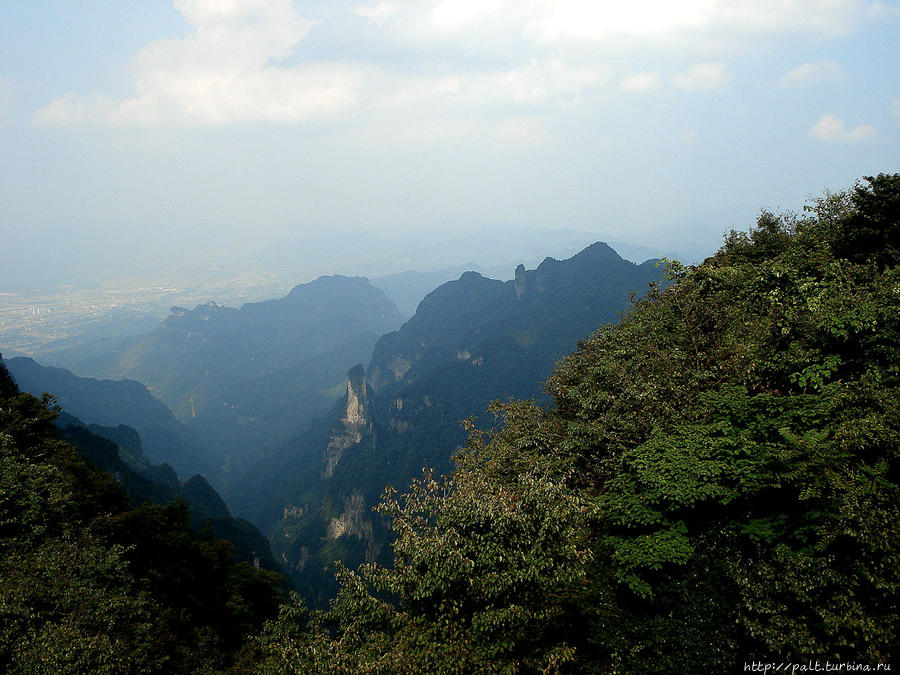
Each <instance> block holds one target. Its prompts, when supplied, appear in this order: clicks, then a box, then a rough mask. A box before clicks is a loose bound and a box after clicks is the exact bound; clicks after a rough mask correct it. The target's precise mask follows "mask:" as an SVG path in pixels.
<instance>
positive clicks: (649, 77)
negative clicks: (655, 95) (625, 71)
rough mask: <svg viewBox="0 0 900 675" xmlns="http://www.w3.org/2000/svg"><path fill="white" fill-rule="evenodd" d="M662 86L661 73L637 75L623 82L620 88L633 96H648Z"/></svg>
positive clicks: (630, 76)
mask: <svg viewBox="0 0 900 675" xmlns="http://www.w3.org/2000/svg"><path fill="white" fill-rule="evenodd" d="M661 86H662V78H661V77H660V76H659V73H636V74H634V75H629V76H628V77H626V78H625V79H624V80H622V82H621V84H620V85H619V88H620V89H622V91H627V92H630V93H633V94H648V93H650V92H654V91H656V90H658V89H659V88H660V87H661Z"/></svg>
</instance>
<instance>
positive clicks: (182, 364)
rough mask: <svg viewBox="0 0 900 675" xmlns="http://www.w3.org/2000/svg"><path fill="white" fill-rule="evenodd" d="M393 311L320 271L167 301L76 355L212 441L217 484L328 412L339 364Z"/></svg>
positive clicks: (359, 354)
mask: <svg viewBox="0 0 900 675" xmlns="http://www.w3.org/2000/svg"><path fill="white" fill-rule="evenodd" d="M400 323H401V316H400V313H399V311H398V310H397V308H396V306H395V305H394V304H393V303H392V302H391V301H390V300H388V298H387V297H386V296H385V294H384V292H383V291H381V290H380V289H377V288H375V287H373V286H372V285H371V284H370V283H369V282H368V280H367V279H365V278H363V277H346V276H340V275H334V276H326V277H320V278H318V279H316V280H314V281H311V282H309V283H306V284H300V285H298V286H295V287H294V288H293V289H292V290H291V291H290V292H289V293H288V294H287V295H285V296H284V297H281V298H277V299H274V300H268V301H264V302H253V303H247V304H244V305H243V306H242V307H240V308H233V307H225V306H222V305H219V304H217V303H214V302H208V303H204V304H201V305H198V306H197V307H195V308H194V309H192V310H191V309H187V308H184V307H173V308H172V311H171V312H170V314H169V316H168V318H166V320H165V321H164V322H163V324H162V325H161V326H160V327H159V328H157V329H156V330H155V331H153V332H152V333H148V334H146V335H144V336H140V337H138V338H129V339H128V340H125V341H122V342H121V343H120V345H119V347H118V348H116V347H115V346H111V345H109V344H105V345H104V346H103V349H104V350H105V351H104V354H103V355H101V359H102V360H103V361H105V365H101V363H98V359H89V355H87V354H86V353H85V352H82V353H81V354H80V355H79V358H80V359H81V361H80V362H81V363H82V364H90V365H91V367H92V368H94V369H95V370H94V372H96V373H97V374H98V375H100V376H103V377H114V378H131V379H134V380H137V381H139V382H142V383H143V384H144V385H146V386H147V388H148V389H149V390H150V391H151V392H152V394H153V395H154V396H155V397H157V398H158V399H159V400H161V401H162V402H163V403H165V404H166V405H167V406H168V407H169V408H171V410H172V411H173V413H174V414H175V416H176V418H178V419H179V420H181V421H182V422H183V423H184V424H185V425H186V426H187V427H188V428H189V429H191V431H192V432H194V433H195V434H196V435H197V436H200V437H202V438H203V439H204V441H205V444H206V446H207V447H208V448H210V454H209V466H208V467H205V468H206V470H205V471H204V473H205V474H206V475H208V476H209V477H210V479H211V480H212V481H213V482H214V483H216V484H218V485H220V486H222V485H226V484H227V483H228V481H230V480H235V479H239V478H236V477H238V476H239V473H240V471H241V470H242V469H243V468H244V467H246V466H247V465H248V464H249V463H251V462H252V461H255V460H256V459H258V458H259V457H260V456H262V455H265V454H266V451H267V449H268V448H271V447H278V446H279V445H281V444H283V443H284V442H285V440H286V439H287V438H289V437H290V435H291V434H292V433H294V432H295V430H296V429H297V428H298V427H302V426H305V425H306V424H308V423H309V421H310V420H311V419H312V418H313V417H314V416H315V415H319V414H323V413H324V412H326V411H327V410H328V409H329V408H330V406H331V404H332V401H333V400H334V397H335V396H336V395H337V391H338V388H339V387H340V385H341V383H342V381H343V376H344V373H345V371H346V369H347V365H346V364H347V363H348V362H350V363H354V362H356V361H359V360H361V359H367V358H368V356H369V354H371V350H372V346H373V345H374V344H375V342H376V340H377V339H378V337H379V336H380V335H382V334H383V333H385V332H387V331H390V330H393V329H395V328H397V326H399V325H400Z"/></svg>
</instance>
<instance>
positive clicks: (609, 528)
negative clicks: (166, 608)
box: [260, 174, 900, 673]
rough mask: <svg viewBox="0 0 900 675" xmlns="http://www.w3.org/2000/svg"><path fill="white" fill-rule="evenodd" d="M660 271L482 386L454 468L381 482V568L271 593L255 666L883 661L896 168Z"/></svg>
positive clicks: (451, 667) (741, 666)
mask: <svg viewBox="0 0 900 675" xmlns="http://www.w3.org/2000/svg"><path fill="white" fill-rule="evenodd" d="M670 275H671V277H672V280H673V283H672V284H671V285H669V286H668V287H666V288H665V290H659V289H656V290H653V291H652V292H651V293H650V294H648V296H647V298H646V299H644V300H642V301H640V302H638V303H637V305H636V306H635V308H634V309H633V311H631V312H630V313H629V314H628V315H627V316H626V317H625V319H624V320H623V321H622V322H621V323H619V324H618V325H613V326H605V327H602V328H601V329H600V330H598V331H597V332H596V333H594V334H593V335H592V336H591V337H590V338H588V339H586V340H584V341H583V342H582V343H580V345H579V347H578V349H577V351H575V352H574V353H573V354H571V355H570V356H569V357H567V358H566V359H564V360H563V361H562V362H561V364H560V365H559V366H558V368H557V369H556V371H555V373H554V374H553V376H552V378H551V379H550V381H549V384H548V387H549V390H550V392H551V394H552V396H553V401H554V403H553V405H552V406H550V407H549V408H547V409H542V408H540V407H538V406H535V405H534V404H533V403H530V402H520V403H510V404H505V405H501V406H499V407H495V408H494V410H495V412H496V413H497V414H498V415H499V422H500V424H499V426H497V427H496V428H494V429H493V430H489V431H487V432H479V431H474V430H473V433H472V435H471V436H470V439H469V444H468V447H467V449H466V450H465V451H464V452H462V453H461V454H460V455H459V456H458V458H457V461H458V468H457V469H456V470H455V471H454V472H453V473H452V474H450V475H448V476H446V477H444V478H435V477H433V476H432V475H430V474H428V473H426V475H425V476H424V477H423V478H422V479H421V480H420V481H418V482H416V483H414V484H413V485H412V487H411V488H410V489H409V491H408V492H406V493H405V494H402V495H400V496H398V495H397V493H396V492H394V491H392V490H388V491H387V493H386V494H385V497H384V500H383V502H382V505H381V507H380V512H381V513H382V514H384V515H386V516H389V517H390V518H391V519H392V521H393V531H394V535H395V537H396V539H395V541H394V543H393V544H392V549H393V554H394V555H393V564H392V566H389V567H383V566H380V565H375V564H365V565H362V566H361V567H360V568H359V569H358V570H357V571H347V570H343V571H341V572H340V575H339V576H340V582H341V590H340V593H339V595H338V598H337V601H336V602H335V603H334V604H333V605H332V608H331V610H330V611H329V612H323V613H314V614H312V615H310V614H309V613H307V612H306V611H305V610H303V609H302V608H301V607H299V606H296V607H294V608H290V609H286V610H284V611H283V613H282V615H281V617H280V618H279V620H278V622H276V623H275V624H273V625H271V626H269V628H268V629H267V631H266V632H265V634H264V636H263V642H262V644H261V649H260V658H262V659H264V660H265V665H264V667H262V671H263V672H284V670H289V671H291V672H302V671H304V670H309V671H314V672H358V673H376V672H393V673H419V672H432V673H436V672H591V673H593V672H622V673H673V672H678V673H682V672H690V673H700V672H703V673H733V672H741V671H746V670H747V669H748V667H750V664H751V663H752V662H754V661H756V662H757V663H759V662H764V663H772V662H774V663H776V664H777V663H787V662H793V663H802V664H807V663H809V661H810V660H812V661H817V662H819V663H820V664H823V665H822V667H823V668H824V663H825V662H826V661H828V662H830V663H831V665H832V666H838V665H840V666H841V667H844V666H848V665H850V666H853V667H856V666H858V665H859V664H864V665H866V666H868V667H869V668H871V669H872V670H874V669H875V668H876V667H877V665H878V664H879V663H881V664H888V663H890V662H891V660H892V659H893V658H895V657H896V655H897V654H896V648H897V645H898V644H900V641H898V635H897V628H898V621H900V600H898V598H900V593H898V591H900V485H898V483H900V456H898V448H900V369H898V364H900V292H898V290H900V175H896V174H895V175H879V176H876V177H871V178H867V179H866V180H865V182H861V183H860V184H858V185H857V186H856V187H854V188H853V189H852V190H850V191H848V192H847V193H840V194H836V195H829V196H826V197H825V198H823V199H820V200H817V201H816V202H814V203H813V204H812V205H811V207H810V210H809V211H808V212H807V213H805V214H803V215H802V216H794V215H791V214H787V215H783V216H775V215H773V214H770V213H765V212H764V213H763V214H762V215H761V216H760V218H759V219H758V221H757V224H756V227H755V228H752V229H751V231H750V233H749V234H744V233H732V234H731V235H729V236H728V237H727V240H726V243H725V245H724V246H723V248H722V249H721V250H720V251H719V252H718V253H717V254H716V255H715V256H713V257H712V258H710V259H708V260H707V261H705V262H704V263H703V264H701V265H699V266H698V267H696V268H687V269H684V268H679V267H677V266H672V267H671V268H670ZM376 396H377V395H376ZM404 407H405V406H404ZM835 669H837V668H836V667H835ZM848 670H849V668H848Z"/></svg>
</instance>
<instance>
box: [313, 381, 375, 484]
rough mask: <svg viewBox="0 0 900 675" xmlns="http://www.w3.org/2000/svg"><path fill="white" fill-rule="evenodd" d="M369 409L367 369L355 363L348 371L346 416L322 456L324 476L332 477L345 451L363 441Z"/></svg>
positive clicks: (341, 420)
mask: <svg viewBox="0 0 900 675" xmlns="http://www.w3.org/2000/svg"><path fill="white" fill-rule="evenodd" d="M368 411H369V397H368V392H367V388H366V371H365V369H364V368H363V367H362V366H361V365H355V366H353V368H351V369H350V371H349V372H348V373H347V405H346V408H345V412H344V416H343V417H341V419H340V420H338V422H337V423H336V424H335V425H334V429H333V430H332V432H331V438H329V440H328V447H326V448H325V453H324V455H323V457H322V461H323V463H324V465H325V466H324V468H323V469H322V478H331V476H332V475H333V474H334V468H335V467H336V466H337V465H338V463H339V462H340V461H341V458H342V457H343V456H344V453H345V452H346V451H347V450H349V449H350V448H351V447H353V446H354V445H357V444H358V443H360V442H361V441H362V438H363V433H364V432H365V431H366V430H367V429H368V426H369V422H370V420H369V419H368Z"/></svg>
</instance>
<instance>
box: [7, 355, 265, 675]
mask: <svg viewBox="0 0 900 675" xmlns="http://www.w3.org/2000/svg"><path fill="white" fill-rule="evenodd" d="M50 403H51V400H50V399H43V400H42V399H39V398H36V397H34V396H32V395H31V394H22V393H19V391H18V388H17V387H16V385H15V383H14V382H13V380H12V378H11V377H10V376H9V374H8V372H7V370H6V368H5V366H4V365H3V363H2V361H0V580H2V583H0V607H2V616H0V670H2V671H3V672H8V673H23V674H24V673H28V674H29V675H31V674H44V673H46V674H47V675H50V674H53V675H56V674H57V673H108V674H110V675H112V674H118V673H188V672H213V671H215V670H218V669H224V668H226V667H229V666H230V665H231V664H233V663H234V662H235V660H236V659H237V658H238V654H239V651H240V649H241V648H242V647H243V645H244V640H245V638H246V637H247V636H248V635H249V634H250V633H251V632H252V631H254V630H255V629H258V628H259V626H260V625H261V623H262V621H263V620H264V619H265V618H267V617H270V616H272V615H273V614H274V612H275V611H276V608H277V604H278V594H277V593H276V589H275V586H276V583H277V582H278V579H279V578H280V577H279V575H275V574H273V573H272V572H267V571H263V570H257V569H255V568H254V567H253V566H252V565H251V564H247V563H236V562H235V561H234V559H233V558H232V546H231V545H230V544H229V543H227V542H225V541H222V540H217V539H216V538H214V537H213V536H212V535H211V534H209V533H200V534H197V533H195V532H194V531H192V530H191V528H190V514H189V511H188V507H187V504H186V502H184V501H175V502H172V503H170V504H167V505H165V506H160V505H155V504H143V505H141V506H137V507H133V506H132V505H131V504H130V503H129V497H128V495H127V494H126V492H125V491H124V490H123V488H122V486H121V485H120V484H119V483H118V482H117V481H116V480H115V479H114V478H113V477H111V476H110V474H108V473H105V472H104V471H102V470H101V469H99V468H97V466H95V465H94V464H93V461H94V460H96V461H99V462H101V463H102V462H106V463H112V464H115V462H116V461H117V459H118V456H117V453H116V448H115V446H114V445H112V444H111V443H109V442H108V441H105V440H104V439H102V438H99V437H97V436H93V435H92V434H90V432H88V431H87V430H86V429H85V428H84V427H75V426H69V427H68V432H67V434H65V435H67V436H68V437H70V438H71V440H73V441H75V442H76V443H77V444H78V445H79V447H81V448H83V449H84V451H85V452H86V453H87V454H90V455H91V457H92V461H91V462H88V461H86V460H85V459H84V457H83V456H82V455H81V454H79V452H78V451H76V449H75V447H73V445H70V444H69V443H67V442H65V441H64V440H61V438H60V436H59V432H58V430H57V427H56V426H55V425H54V419H55V417H56V413H55V412H54V411H53V410H52V408H51V407H50ZM118 469H119V471H120V473H121V472H124V471H125V469H124V468H123V467H122V466H119V467H118ZM185 487H187V486H185ZM189 489H193V488H192V487H191V488H189Z"/></svg>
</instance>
